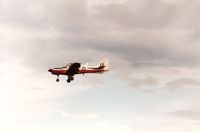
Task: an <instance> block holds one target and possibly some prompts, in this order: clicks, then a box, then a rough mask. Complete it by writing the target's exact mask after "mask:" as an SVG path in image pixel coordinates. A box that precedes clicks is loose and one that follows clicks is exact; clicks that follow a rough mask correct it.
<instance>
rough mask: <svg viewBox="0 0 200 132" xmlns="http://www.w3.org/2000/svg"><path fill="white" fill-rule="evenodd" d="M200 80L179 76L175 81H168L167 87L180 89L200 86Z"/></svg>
mask: <svg viewBox="0 0 200 132" xmlns="http://www.w3.org/2000/svg"><path fill="white" fill-rule="evenodd" d="M199 85H200V82H199V81H197V80H195V79H191V78H178V79H175V80H173V81H170V82H167V83H166V87H167V88H169V89H180V88H184V87H190V88H191V87H193V86H199Z"/></svg>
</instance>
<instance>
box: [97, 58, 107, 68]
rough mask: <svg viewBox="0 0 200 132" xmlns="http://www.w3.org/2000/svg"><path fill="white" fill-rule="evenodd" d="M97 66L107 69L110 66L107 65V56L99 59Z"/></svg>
mask: <svg viewBox="0 0 200 132" xmlns="http://www.w3.org/2000/svg"><path fill="white" fill-rule="evenodd" d="M99 67H102V68H103V69H104V70H109V69H110V66H109V61H108V59H107V58H104V59H102V60H101V61H100V64H99Z"/></svg>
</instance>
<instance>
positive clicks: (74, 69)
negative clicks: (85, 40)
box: [66, 63, 81, 75]
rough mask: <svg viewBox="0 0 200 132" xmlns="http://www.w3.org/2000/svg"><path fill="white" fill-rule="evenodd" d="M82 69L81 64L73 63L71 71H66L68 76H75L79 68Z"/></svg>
mask: <svg viewBox="0 0 200 132" xmlns="http://www.w3.org/2000/svg"><path fill="white" fill-rule="evenodd" d="M80 67H81V64H80V63H73V64H72V65H71V66H70V67H69V69H68V70H67V71H66V74H67V75H74V74H77V73H78V70H79V68H80Z"/></svg>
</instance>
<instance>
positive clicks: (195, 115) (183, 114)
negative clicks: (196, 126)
mask: <svg viewBox="0 0 200 132" xmlns="http://www.w3.org/2000/svg"><path fill="white" fill-rule="evenodd" d="M168 115H170V116H174V117H177V118H182V119H186V120H194V121H198V120H200V112H199V111H192V110H177V111H173V112H169V113H168Z"/></svg>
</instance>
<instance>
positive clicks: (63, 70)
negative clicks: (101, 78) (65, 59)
mask: <svg viewBox="0 0 200 132" xmlns="http://www.w3.org/2000/svg"><path fill="white" fill-rule="evenodd" d="M109 70H110V69H109V61H108V59H107V58H104V59H102V60H101V61H100V63H99V64H98V65H97V66H88V63H86V64H85V65H82V64H81V63H78V62H74V63H69V64H67V65H66V66H63V67H58V68H52V69H51V68H50V69H49V70H48V71H49V72H51V74H53V75H57V79H56V82H59V81H60V79H59V75H66V76H68V79H67V82H68V83H70V82H71V81H73V80H74V75H76V74H83V75H84V74H85V73H99V74H102V73H104V72H108V71H109Z"/></svg>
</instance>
